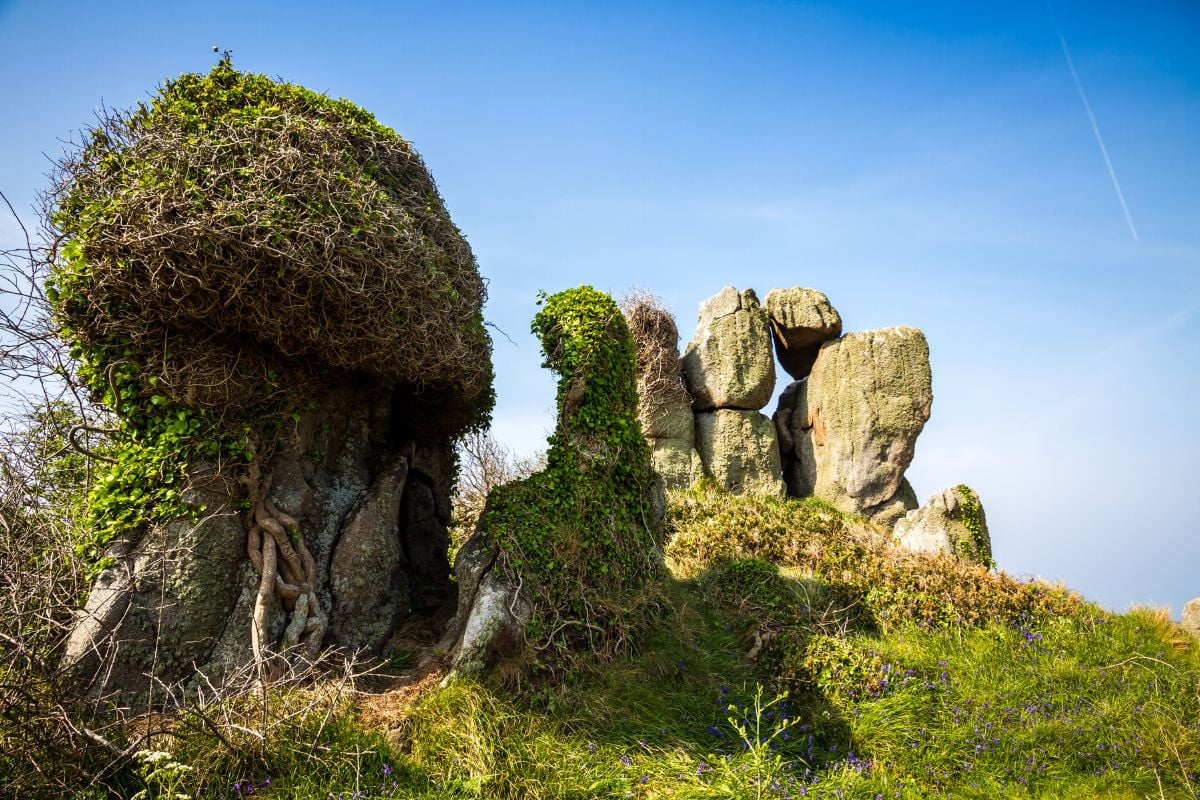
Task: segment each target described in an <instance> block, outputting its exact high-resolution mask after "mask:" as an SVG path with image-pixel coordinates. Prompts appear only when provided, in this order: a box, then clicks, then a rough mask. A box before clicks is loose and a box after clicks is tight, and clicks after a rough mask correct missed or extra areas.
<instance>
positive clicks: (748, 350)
mask: <svg viewBox="0 0 1200 800" xmlns="http://www.w3.org/2000/svg"><path fill="white" fill-rule="evenodd" d="M683 374H684V379H685V380H686V381H687V388H688V391H689V392H690V393H691V395H692V408H693V409H694V410H696V411H710V410H712V409H715V408H740V409H747V410H751V411H757V410H758V409H760V408H762V407H763V406H765V405H766V404H767V401H769V400H770V399H771V393H772V392H773V391H775V359H774V358H772V356H771V329H770V323H769V322H768V320H767V312H766V310H765V309H763V307H762V306H761V305H759V303H758V296H757V295H755V294H754V290H753V289H746V290H745V291H742V292H739V291H738V290H737V289H734V288H733V287H731V286H726V287H725V288H724V289H722V290H721V291H720V292H719V293H718V294H716V295H715V296H713V297H710V298H709V299H708V300H706V301H704V302H703V303H701V305H700V316H699V319H698V321H697V325H696V335H695V337H694V338H693V339H692V341H691V342H689V343H688V346H687V350H686V351H685V352H684V355H683Z"/></svg>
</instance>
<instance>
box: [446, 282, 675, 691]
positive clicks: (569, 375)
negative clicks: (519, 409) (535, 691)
mask: <svg viewBox="0 0 1200 800" xmlns="http://www.w3.org/2000/svg"><path fill="white" fill-rule="evenodd" d="M540 303H541V306H542V308H541V310H540V311H539V312H538V314H537V316H536V317H535V318H534V321H533V332H534V333H535V334H537V336H538V338H539V340H540V341H541V343H542V352H543V353H544V355H545V362H544V364H543V366H545V367H547V368H549V369H550V370H552V371H553V372H554V373H555V374H556V375H557V376H558V392H557V402H558V425H557V427H556V429H555V431H554V434H553V435H552V436H551V437H550V438H549V440H548V445H549V448H548V451H547V454H546V469H545V470H543V471H542V472H539V473H536V474H534V475H531V476H530V477H528V478H526V479H524V480H520V481H515V482H513V483H509V484H505V485H503V486H501V487H499V488H497V489H495V490H494V491H493V492H492V494H491V495H490V496H489V498H488V502H487V508H486V509H485V511H484V513H483V515H482V516H481V518H480V522H479V526H478V528H477V530H476V532H475V534H474V536H473V537H472V539H471V540H469V541H468V542H467V544H466V545H464V547H463V551H464V553H467V554H469V557H465V558H464V557H460V558H459V560H458V561H457V563H456V566H455V568H456V572H457V574H458V578H459V593H460V595H459V609H460V610H459V614H458V616H457V618H456V620H455V622H454V624H453V625H452V626H451V628H450V632H449V634H448V636H447V637H446V639H445V643H446V645H447V646H448V647H450V648H451V649H452V651H453V657H454V662H455V666H456V669H457V670H458V671H460V672H461V671H469V670H473V669H478V668H481V667H484V666H486V665H487V663H489V662H490V661H492V660H494V659H495V658H497V657H499V655H500V654H501V652H500V651H502V650H503V649H504V648H499V649H498V648H496V647H495V646H493V645H494V642H493V641H492V640H490V639H489V638H488V637H487V636H486V635H485V636H482V637H481V636H479V635H476V632H483V633H484V634H487V633H488V632H489V631H504V630H506V629H507V628H511V626H512V620H510V619H509V618H508V616H505V615H504V614H499V611H498V609H499V610H504V609H505V608H527V609H528V620H529V622H528V626H527V630H526V637H524V638H525V639H527V640H528V641H530V642H532V643H535V645H536V647H537V648H538V650H539V651H540V652H547V651H548V652H550V653H558V654H560V655H565V654H566V653H568V652H569V651H570V650H572V649H576V648H591V649H597V650H604V649H607V648H610V647H612V646H614V645H616V644H617V643H620V642H628V636H627V634H628V633H629V631H630V628H631V627H633V626H636V623H637V621H638V619H639V616H640V615H641V614H643V613H644V611H643V604H642V600H643V599H644V597H645V595H646V588H647V586H648V585H649V584H653V583H654V582H656V581H657V580H658V579H659V578H660V576H661V575H662V571H663V561H662V546H663V534H662V514H663V513H664V510H665V504H664V501H663V499H662V484H661V482H660V480H659V479H658V476H657V475H655V473H654V471H653V469H652V468H651V464H650V451H649V448H648V446H647V444H646V440H645V439H644V438H643V437H642V432H641V428H640V426H639V424H638V417H637V409H638V406H637V388H636V381H635V363H634V349H633V342H632V339H631V338H630V334H629V329H628V327H627V325H626V323H625V319H624V318H623V317H622V316H621V313H620V311H619V310H618V308H617V306H616V304H615V303H614V302H613V300H612V299H611V298H610V297H609V296H608V295H606V294H604V293H602V292H598V291H596V290H595V289H593V288H592V287H590V286H581V287H579V288H577V289H570V290H567V291H564V292H559V293H558V294H555V295H551V296H545V295H543V296H542V299H541V301H540ZM481 553H483V554H482V555H481ZM501 587H503V588H501ZM497 598H508V602H507V604H506V603H505V602H501V600H499V599H497ZM522 616H524V615H522ZM468 634H471V636H470V637H468V636H467V635H468ZM506 638H507V639H509V640H510V641H511V640H512V639H513V638H514V637H512V636H511V635H506ZM468 639H469V641H468ZM513 644H514V645H516V642H513ZM483 654H486V656H487V657H486V658H484V657H483Z"/></svg>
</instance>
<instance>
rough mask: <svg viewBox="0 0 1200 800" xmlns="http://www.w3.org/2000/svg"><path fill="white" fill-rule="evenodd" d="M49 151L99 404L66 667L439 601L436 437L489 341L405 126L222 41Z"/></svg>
mask: <svg viewBox="0 0 1200 800" xmlns="http://www.w3.org/2000/svg"><path fill="white" fill-rule="evenodd" d="M59 167H60V170H59V174H58V176H57V183H56V185H55V186H54V187H53V188H52V189H51V191H50V199H51V201H52V203H51V206H52V208H51V216H50V218H49V219H48V220H47V221H48V223H49V224H50V225H51V226H52V227H53V228H54V229H55V232H56V233H57V234H58V236H57V238H56V240H55V241H56V243H57V248H56V251H55V252H54V253H53V254H52V260H53V263H52V267H51V272H50V276H49V280H48V282H47V297H48V299H49V301H50V304H51V307H52V311H53V315H54V321H55V323H56V325H57V328H58V333H59V334H60V336H61V337H62V338H63V339H64V341H65V342H66V343H67V345H68V346H69V349H70V354H71V357H72V358H73V359H74V360H75V364H74V367H75V376H74V377H75V378H77V380H78V382H79V383H81V384H83V385H84V386H85V387H86V388H87V389H88V390H90V393H91V396H92V399H93V400H94V401H95V402H96V403H98V404H99V405H101V406H103V407H105V408H107V409H108V410H109V411H110V412H111V414H110V416H109V418H108V420H106V421H105V427H107V428H110V429H111V431H110V432H109V434H108V436H107V442H106V444H105V447H104V451H103V452H102V453H100V455H101V456H102V457H103V458H104V459H105V461H106V462H107V463H108V467H107V470H106V472H105V473H103V474H101V475H100V476H99V477H98V478H97V480H96V481H95V482H94V485H93V486H92V488H91V491H90V494H89V499H88V512H89V518H90V534H89V536H87V537H85V540H84V541H83V542H82V543H81V545H80V550H81V552H82V555H84V556H85V558H87V559H88V560H89V561H91V562H92V563H93V565H94V568H95V570H96V571H97V573H98V574H97V577H96V580H95V589H94V591H93V592H92V596H91V597H90V598H89V599H88V601H87V603H86V605H85V608H84V609H83V612H82V613H81V614H80V616H79V619H78V620H77V622H76V624H75V626H74V628H73V630H72V632H71V635H70V638H69V643H68V647H67V657H66V663H65V666H66V667H67V668H68V669H69V670H70V671H71V672H72V673H74V674H75V675H76V677H77V678H78V679H79V682H80V683H81V684H83V685H85V686H86V687H87V688H88V689H90V690H92V691H97V692H108V691H116V692H120V693H123V694H125V695H128V696H130V697H136V696H137V695H138V694H139V693H140V694H142V695H145V694H146V692H147V690H148V689H149V688H150V687H151V686H154V685H157V684H156V682H162V683H164V684H171V685H173V684H187V683H189V682H196V680H197V672H201V673H204V674H205V675H206V676H208V677H209V678H211V679H212V680H213V682H214V683H219V682H220V680H221V679H222V676H225V675H232V674H235V673H237V672H238V671H239V670H242V671H243V672H244V668H245V667H246V666H247V665H248V664H249V663H255V664H257V666H258V675H259V678H260V679H261V680H263V681H264V682H266V681H270V680H272V679H274V678H275V677H277V676H278V675H280V674H282V673H283V671H285V670H286V669H288V668H291V667H298V668H301V667H303V665H304V664H306V663H309V662H310V661H311V660H312V659H313V658H315V657H316V655H317V654H318V653H319V651H320V650H321V648H322V647H324V646H327V645H329V644H334V643H336V644H338V645H341V646H343V647H345V648H347V649H350V650H366V651H370V652H378V651H379V650H380V649H381V648H382V647H383V646H384V645H385V643H386V642H387V640H388V638H389V637H390V635H391V633H392V631H393V630H394V629H395V628H396V627H397V625H399V624H400V623H401V622H403V621H404V620H405V619H406V618H407V617H408V615H409V614H410V613H427V614H432V613H433V611H434V609H436V607H437V606H439V605H440V604H442V603H444V602H446V601H447V600H448V599H449V597H450V595H451V593H452V591H453V585H452V582H451V580H450V566H449V560H448V557H447V548H448V544H449V542H448V538H447V536H446V525H447V524H448V523H449V520H450V500H449V494H450V489H451V486H452V485H453V479H454V475H453V472H454V468H453V463H454V456H453V442H454V439H455V437H457V436H459V435H460V434H462V433H464V432H465V431H467V430H469V429H473V428H481V427H483V426H485V425H486V424H487V422H488V420H489V418H490V412H491V407H492V401H493V391H492V367H491V360H490V349H491V345H490V339H489V337H488V335H487V332H486V329H485V327H484V325H483V315H482V306H483V302H484V299H485V291H484V283H483V279H482V277H481V276H480V274H479V271H478V269H477V266H476V263H475V258H474V255H473V254H472V252H471V249H470V247H469V245H468V244H467V242H466V240H465V239H464V238H463V236H462V234H461V233H460V232H459V230H458V229H457V227H455V225H454V224H453V222H452V221H451V219H450V217H449V214H448V213H447V211H446V209H445V206H444V204H443V202H442V199H441V197H440V196H439V194H438V192H437V187H436V185H435V184H434V182H433V178H432V176H431V175H430V174H429V171H428V170H427V169H426V167H425V165H424V163H423V162H422V161H421V159H420V157H419V156H418V155H417V153H416V152H415V151H414V150H413V148H412V146H411V145H410V144H409V143H408V142H407V141H405V140H404V139H403V138H402V137H400V136H399V135H398V134H397V133H396V132H395V131H394V130H392V129H391V128H388V127H387V126H385V125H382V124H380V123H379V122H378V121H377V120H376V119H375V118H374V117H373V116H372V115H371V114H369V113H368V112H366V111H364V110H363V109H361V108H359V107H358V106H356V105H354V104H353V103H350V102H348V101H346V100H335V99H332V98H329V97H326V96H324V95H321V94H318V93H316V92H312V91H309V90H307V89H305V88H303V87H300V86H295V85H292V84H288V83H283V82H280V81H276V80H272V79H269V78H267V77H265V76H262V75H252V74H247V73H242V72H239V71H238V70H236V69H234V68H233V66H232V64H231V63H230V61H229V58H228V56H226V57H225V58H223V59H222V60H221V61H220V63H218V64H217V65H216V67H214V68H213V70H212V71H211V72H209V73H207V74H189V75H182V76H180V77H178V78H176V79H174V80H171V81H168V82H166V83H165V84H164V85H163V86H162V87H161V88H160V89H159V90H158V91H157V92H156V93H155V94H154V95H153V96H152V97H151V98H150V100H149V101H147V102H145V103H140V104H139V105H138V106H137V107H135V108H134V109H132V110H130V111H128V112H117V113H109V114H106V115H105V116H103V117H102V119H101V122H100V124H99V125H98V126H97V127H96V128H95V129H94V130H92V131H90V132H89V133H88V134H87V136H86V137H85V140H84V142H83V143H82V146H81V148H80V149H79V150H77V151H76V152H73V153H70V154H68V155H67V156H66V157H65V158H64V159H63V161H62V162H61V163H60V165H59ZM200 483H203V487H204V488H203V491H200V490H198V488H197V485H198V484H200ZM100 666H103V669H99V667H100ZM158 696H161V693H158ZM131 702H135V701H133V700H131Z"/></svg>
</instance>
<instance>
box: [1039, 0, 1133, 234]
mask: <svg viewBox="0 0 1200 800" xmlns="http://www.w3.org/2000/svg"><path fill="white" fill-rule="evenodd" d="M1046 8H1047V10H1050V4H1049V3H1047V4H1046ZM1050 15H1051V17H1053V16H1054V12H1053V11H1052V10H1051V11H1050ZM1055 27H1056V28H1057V29H1058V43H1059V45H1061V46H1062V52H1063V56H1064V57H1065V58H1066V59H1067V69H1069V70H1070V71H1071V80H1073V81H1074V82H1075V89H1076V91H1078V92H1079V99H1080V100H1082V101H1083V109H1084V111H1086V112H1087V115H1088V120H1089V121H1090V122H1091V123H1092V133H1094V134H1095V135H1096V144H1098V145H1100V155H1102V156H1104V165H1105V166H1106V167H1108V177H1110V178H1112V184H1113V188H1114V189H1116V190H1117V199H1118V200H1120V201H1121V210H1122V211H1124V212H1125V221H1126V222H1128V223H1129V232H1130V233H1132V234H1133V240H1134V241H1135V242H1136V241H1139V239H1138V232H1137V228H1136V227H1135V226H1134V224H1133V216H1132V215H1131V214H1130V213H1129V205H1128V204H1127V203H1126V202H1125V193H1124V192H1122V191H1121V182H1120V181H1118V180H1117V171H1116V170H1115V169H1113V165H1112V159H1111V158H1109V157H1108V148H1107V147H1105V146H1104V137H1103V136H1101V135H1100V126H1099V125H1098V124H1096V115H1095V114H1093V113H1092V104H1091V103H1089V102H1088V98H1087V92H1085V91H1083V83H1082V82H1081V81H1080V80H1079V73H1078V72H1076V71H1075V60H1074V59H1072V58H1071V49H1070V48H1069V47H1067V39H1066V37H1065V36H1063V32H1062V29H1061V28H1058V23H1057V22H1055Z"/></svg>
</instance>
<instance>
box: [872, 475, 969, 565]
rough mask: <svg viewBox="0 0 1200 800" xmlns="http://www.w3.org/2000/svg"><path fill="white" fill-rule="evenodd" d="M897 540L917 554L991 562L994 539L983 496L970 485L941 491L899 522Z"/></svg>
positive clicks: (896, 530)
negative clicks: (989, 533) (945, 554)
mask: <svg viewBox="0 0 1200 800" xmlns="http://www.w3.org/2000/svg"><path fill="white" fill-rule="evenodd" d="M894 535H895V538H896V541H897V543H899V544H900V546H901V547H904V548H905V549H908V550H912V551H914V552H917V553H948V554H950V555H953V556H955V557H956V558H959V559H962V560H964V561H975V562H978V563H980V564H984V565H985V566H986V565H990V564H991V561H992V540H991V537H990V536H989V535H988V527H987V518H986V517H985V516H984V513H983V505H982V504H981V503H980V502H979V495H978V494H976V493H975V491H974V490H973V489H971V487H969V486H955V487H952V488H950V489H946V490H944V491H941V492H938V493H937V494H935V495H933V496H932V497H930V498H929V499H928V500H926V501H925V505H923V506H921V507H920V508H918V509H917V510H915V511H910V512H908V514H906V515H905V516H904V518H903V519H901V520H899V521H897V522H896V528H895V531H894Z"/></svg>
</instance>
